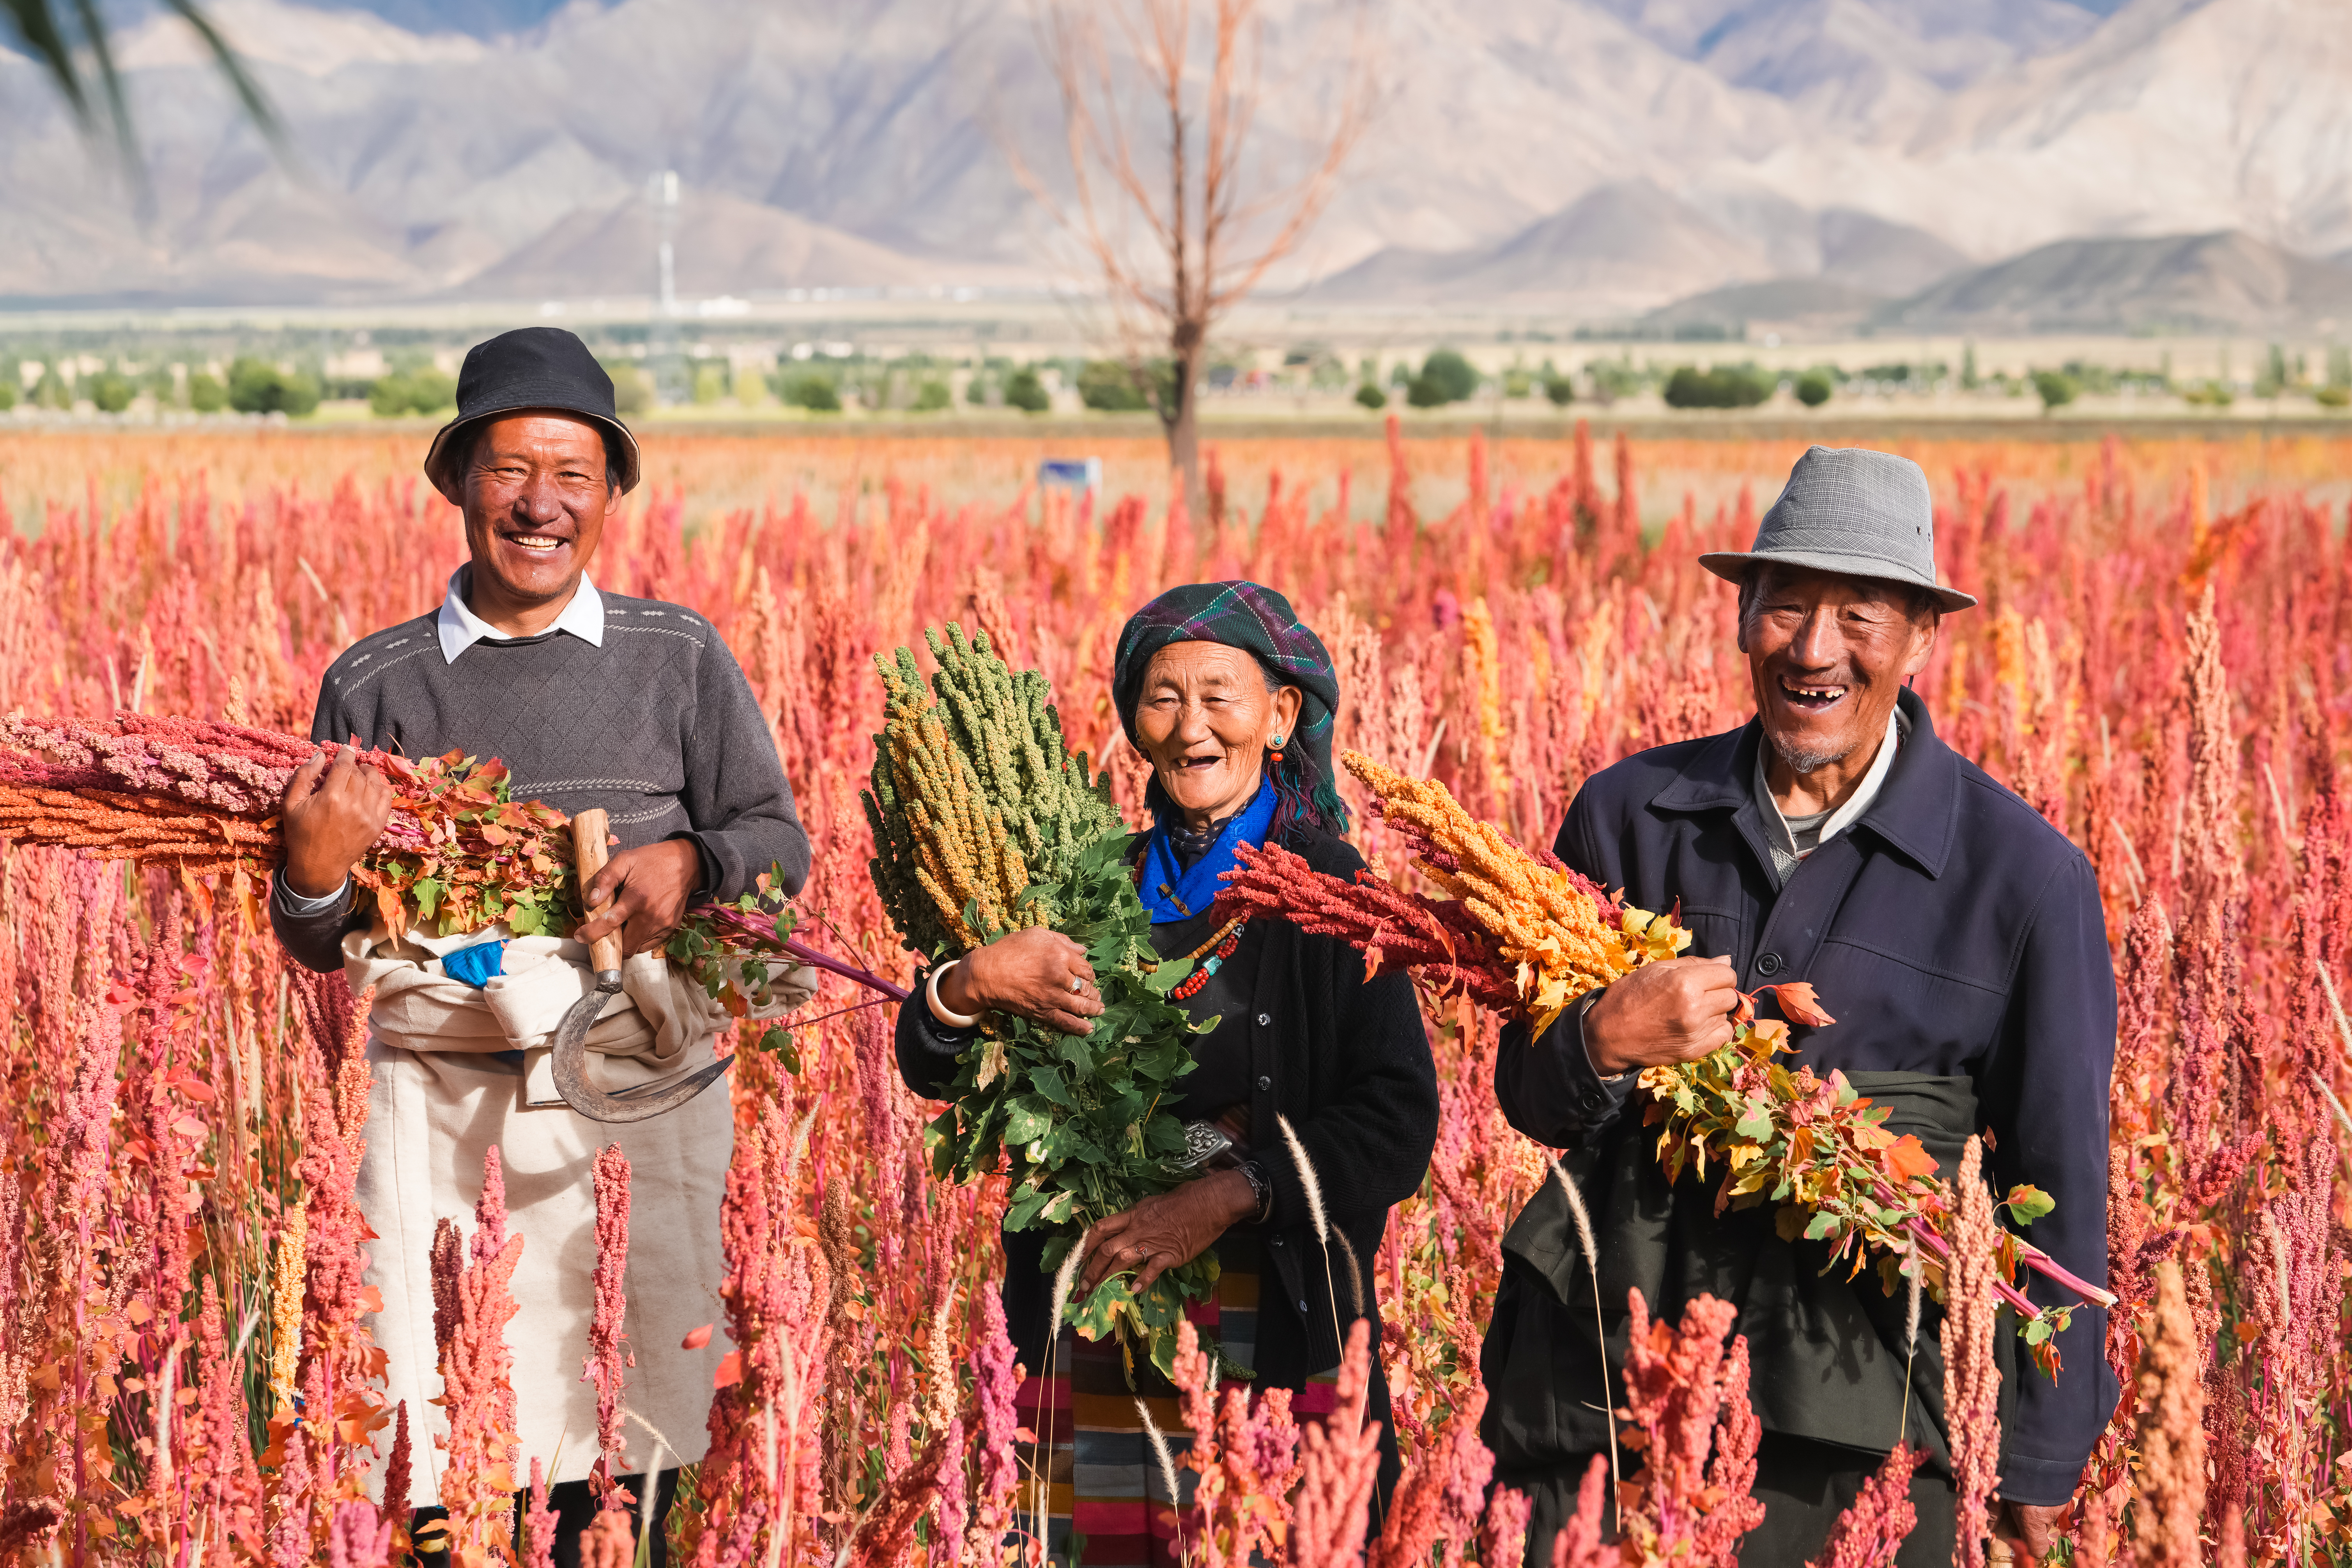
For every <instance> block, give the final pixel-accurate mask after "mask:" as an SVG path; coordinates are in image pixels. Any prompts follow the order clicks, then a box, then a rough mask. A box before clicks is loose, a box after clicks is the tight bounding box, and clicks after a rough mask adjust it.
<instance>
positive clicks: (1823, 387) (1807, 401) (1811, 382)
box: [1791, 370, 1834, 408]
mask: <svg viewBox="0 0 2352 1568" xmlns="http://www.w3.org/2000/svg"><path fill="white" fill-rule="evenodd" d="M1791 390H1793V391H1794V392H1795V393H1796V395H1797V401H1798V402H1800V403H1801V404H1803V405H1805V406H1806V407H1808V408H1819V407H1820V406H1821V405H1822V404H1824V403H1827V402H1828V401H1829V400H1830V394H1831V392H1832V391H1833V390H1834V388H1832V385H1831V384H1830V377H1829V373H1828V372H1827V371H1821V370H1809V371H1807V372H1805V374H1802V375H1801V376H1799V377H1798V378H1797V384H1796V385H1795V387H1793V388H1792V389H1791Z"/></svg>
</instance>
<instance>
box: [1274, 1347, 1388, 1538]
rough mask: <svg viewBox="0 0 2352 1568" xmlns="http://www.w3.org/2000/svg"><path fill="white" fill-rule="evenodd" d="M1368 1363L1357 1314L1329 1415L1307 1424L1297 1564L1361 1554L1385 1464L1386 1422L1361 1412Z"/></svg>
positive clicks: (1296, 1521) (1295, 1527) (1294, 1531)
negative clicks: (1375, 1489) (1375, 1486)
mask: <svg viewBox="0 0 2352 1568" xmlns="http://www.w3.org/2000/svg"><path fill="white" fill-rule="evenodd" d="M1370 1366H1371V1326H1370V1323H1369V1322H1367V1321H1365V1320H1364V1319H1362V1318H1359V1319H1357V1320H1356V1321H1354V1322H1353V1323H1351V1324H1349V1328H1348V1348H1347V1350H1346V1352H1344V1353H1343V1354H1342V1355H1341V1356H1340V1358H1339V1384H1338V1394H1339V1397H1338V1400H1337V1402H1336V1403H1335V1404H1334V1405H1333V1406H1332V1410H1331V1414H1330V1415H1328V1416H1326V1417H1324V1420H1323V1423H1322V1425H1320V1426H1308V1427H1307V1428H1306V1429H1305V1434H1304V1436H1305V1439H1306V1450H1305V1452H1304V1453H1303V1454H1302V1455H1301V1456H1300V1461H1299V1475H1298V1490H1297V1494H1296V1496H1295V1497H1294V1499H1293V1500H1292V1504H1291V1523H1290V1561H1291V1563H1292V1565H1293V1568H1355V1565H1356V1564H1357V1563H1360V1561H1361V1560H1362V1553H1363V1549H1364V1531H1365V1529H1366V1527H1367V1525H1368V1524H1369V1523H1370V1517H1371V1514H1370V1510H1371V1500H1372V1484H1373V1482H1374V1481H1376V1480H1377V1479H1379V1477H1380V1468H1381V1424H1380V1423H1379V1422H1377V1421H1370V1420H1367V1419H1365V1415H1364V1406H1365V1391H1366V1389H1367V1387H1368V1386H1369V1385H1370V1377H1371V1373H1370Z"/></svg>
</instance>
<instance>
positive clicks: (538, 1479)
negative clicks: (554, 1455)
mask: <svg viewBox="0 0 2352 1568" xmlns="http://www.w3.org/2000/svg"><path fill="white" fill-rule="evenodd" d="M521 1568H555V1510H553V1509H551V1508H550V1507H548V1506H547V1476H546V1474H545V1473H544V1471H543V1470H542V1469H541V1466H540V1462H539V1456H538V1455H536V1454H533V1455H532V1456H531V1458H530V1488H529V1489H527V1490H525V1491H524V1493H523V1500H522V1562H521Z"/></svg>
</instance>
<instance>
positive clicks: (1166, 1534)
mask: <svg viewBox="0 0 2352 1568" xmlns="http://www.w3.org/2000/svg"><path fill="white" fill-rule="evenodd" d="M1217 1260H1218V1264H1219V1268H1220V1272H1219V1274H1218V1277H1217V1286H1216V1290H1215V1293H1214V1294H1213V1296H1211V1297H1210V1298H1209V1299H1208V1300H1203V1301H1196V1302H1194V1303H1193V1304H1192V1307H1191V1308H1190V1309H1189V1310H1188V1313H1187V1315H1188V1316H1189V1317H1191V1319H1192V1321H1193V1322H1194V1323H1196V1324H1198V1325H1199V1326H1200V1327H1201V1328H1202V1330H1203V1331H1207V1332H1211V1333H1213V1334H1215V1335H1216V1337H1217V1339H1218V1341H1219V1342H1221V1343H1222V1344H1223V1347H1224V1352H1225V1355H1226V1357H1227V1358H1228V1359H1229V1360H1231V1361H1232V1362H1234V1363H1235V1364H1236V1365H1240V1366H1252V1365H1255V1350H1256V1344H1257V1313H1258V1262H1259V1260H1258V1256H1257V1242H1256V1239H1255V1237H1249V1236H1244V1235H1237V1234H1228V1235H1226V1236H1225V1237H1223V1238H1222V1239H1220V1240H1219V1241H1218V1243H1217ZM1337 1379H1338V1369H1337V1368H1336V1367H1335V1368H1331V1369H1329V1370H1327V1371H1325V1372H1322V1373H1318V1374H1317V1375H1315V1376H1314V1377H1311V1378H1309V1379H1308V1380H1307V1386H1306V1387H1305V1388H1303V1389H1300V1390H1298V1391H1297V1394H1295V1395H1294V1397H1293V1399H1292V1403H1291V1413H1292V1415H1294V1416H1296V1417H1297V1421H1298V1424H1299V1425H1300V1426H1309V1425H1315V1424H1319V1423H1320V1422H1321V1421H1322V1419H1323V1418H1324V1417H1325V1416H1326V1415H1328V1414H1329V1413H1330V1410H1331V1407H1332V1405H1333V1404H1334V1403H1335V1402H1336V1399H1337V1393H1338V1389H1337ZM1226 1386H1228V1387H1234V1386H1239V1387H1247V1386H1249V1384H1235V1383H1230V1382H1229V1383H1228V1384H1227V1385H1226ZM1018 1399H1019V1408H1020V1414H1021V1424H1022V1426H1024V1427H1025V1428H1027V1430H1028V1431H1029V1432H1030V1433H1032V1434H1033V1435H1034V1436H1035V1439H1036V1441H1035V1442H1034V1443H1024V1444H1022V1445H1020V1448H1019V1452H1020V1457H1021V1484H1020V1490H1019V1492H1018V1494H1017V1496H1018V1500H1019V1503H1018V1506H1019V1509H1020V1514H1019V1517H1018V1518H1017V1519H1016V1520H1015V1521H1014V1523H1015V1527H1016V1528H1017V1530H1018V1531H1020V1532H1021V1533H1023V1534H1024V1535H1028V1536H1032V1537H1034V1536H1038V1535H1042V1536H1043V1537H1044V1538H1045V1552H1046V1557H1045V1560H1046V1562H1048V1563H1054V1564H1056V1565H1057V1568H1160V1565H1163V1564H1165V1565H1167V1568H1175V1565H1176V1564H1178V1563H1181V1557H1180V1556H1179V1555H1178V1552H1177V1531H1176V1519H1177V1510H1178V1509H1180V1508H1185V1507H1190V1506H1191V1502H1192V1483H1193V1481H1194V1479H1195V1478H1194V1476H1193V1475H1192V1471H1190V1470H1187V1469H1184V1468H1181V1463H1180V1466H1179V1468H1178V1470H1177V1472H1176V1475H1177V1483H1178V1486H1179V1488H1180V1495H1179V1496H1176V1497H1171V1496H1170V1495H1169V1491H1168V1483H1167V1480H1166V1479H1165V1478H1164V1477H1163V1476H1162V1475H1161V1473H1160V1461H1159V1459H1158V1458H1157V1457H1156V1456H1155V1455H1154V1454H1153V1453H1152V1450H1151V1439H1150V1437H1149V1436H1145V1434H1144V1429H1143V1421H1142V1419H1141V1417H1139V1415H1137V1414H1136V1409H1135V1405H1136V1401H1137V1400H1139V1399H1140V1400H1141V1401H1142V1402H1143V1405H1144V1407H1145V1408H1146V1409H1148V1410H1150V1412H1151V1420H1152V1423H1153V1425H1155V1426H1158V1427H1159V1428H1160V1435H1161V1436H1164V1437H1165V1438H1166V1439H1167V1440H1168V1447H1169V1449H1170V1450H1171V1453H1173V1454H1174V1455H1175V1456H1176V1457H1177V1458H1178V1459H1179V1460H1180V1461H1181V1458H1182V1456H1183V1454H1184V1451H1185V1450H1186V1449H1187V1448H1189V1447H1192V1435H1191V1433H1190V1432H1189V1431H1187V1430H1186V1428H1185V1426H1184V1416H1183V1411H1182V1407H1181V1405H1180V1404H1179V1403H1178V1395H1177V1393H1176V1390H1175V1388H1174V1387H1173V1386H1172V1385H1171V1384H1169V1383H1168V1382H1167V1380H1166V1379H1164V1378H1162V1377H1161V1376H1160V1374H1159V1373H1158V1372H1157V1371H1155V1370H1154V1369H1153V1368H1152V1367H1150V1365H1149V1364H1146V1365H1142V1366H1139V1367H1138V1368H1137V1369H1136V1373H1135V1386H1134V1387H1133V1388H1131V1389H1130V1388H1129V1386H1128V1384H1127V1372H1126V1365H1125V1362H1124V1360H1123V1358H1122V1357H1121V1356H1120V1354H1119V1349H1118V1342H1117V1341H1116V1340H1104V1341H1101V1342H1090V1341H1087V1340H1082V1339H1080V1338H1078V1337H1077V1335H1076V1333H1074V1332H1073V1331H1070V1330H1068V1329H1064V1330H1063V1331H1062V1332H1061V1336H1060V1338H1059V1339H1058V1340H1057V1341H1056V1342H1055V1347H1054V1355H1053V1368H1052V1375H1051V1376H1032V1377H1028V1378H1024V1380H1023V1381H1022V1384H1021V1392H1020V1394H1019V1395H1018Z"/></svg>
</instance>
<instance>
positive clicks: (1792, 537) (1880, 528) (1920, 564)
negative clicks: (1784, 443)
mask: <svg viewBox="0 0 2352 1568" xmlns="http://www.w3.org/2000/svg"><path fill="white" fill-rule="evenodd" d="M1771 561H1777V562H1782V563H1786V564H1788V565H1790V566H1809V567H1811V568H1812V569H1813V570H1814V571H1816V572H1835V573H1837V574H1839V575H1841V576H1845V577H1869V578H1874V579H1875V580H1877V581H1879V582H1883V583H1900V584H1904V585H1905V586H1906V587H1912V588H1925V589H1927V591H1928V592H1929V593H1931V594H1933V595H1935V596H1936V602H1937V604H1938V605H1940V606H1941V607H1943V608H1944V609H1947V610H1965V609H1967V608H1969V606H1970V605H1974V604H1975V603H1976V600H1975V599H1973V598H1972V597H1970V596H1969V595H1966V594H1963V593H1961V592H1960V591H1959V590H1958V589H1957V588H1947V587H1945V586H1944V585H1943V584H1940V583H1938V582H1937V581H1936V507H1935V503H1934V502H1933V501H1932V500H1929V499H1928V496H1927V474H1926V473H1924V472H1923V471H1921V469H1920V468H1919V465H1918V464H1916V463H1915V462H1913V461H1912V460H1911V459H1910V458H1898V457H1896V456H1895V454H1894V453H1892V452H1873V451H1870V450H1868V449H1867V448H1864V447H1809V448H1808V449H1807V450H1806V452H1805V455H1804V456H1803V457H1801V458H1798V459H1797V466H1796V467H1795V468H1790V470H1789V483H1788V488H1786V489H1783V490H1781V492H1780V500H1776V501H1774V502H1773V503H1772V510H1769V511H1768V512H1766V513H1765V514H1764V521H1762V522H1760V523H1758V524H1757V525H1756V543H1755V547H1754V548H1753V549H1749V550H1746V551H1731V550H1718V551H1714V552H1710V553H1708V554H1706V555H1702V556H1700V557H1699V558H1698V563H1699V564H1700V565H1702V566H1704V567H1706V569H1707V570H1708V571H1710V572H1712V573H1714V574H1716V575H1717V576H1718V577H1721V578H1723V579H1724V580H1725V581H1727V582H1731V583H1738V582H1740V581H1742V580H1743V579H1745V578H1746V577H1747V575H1748V572H1749V571H1750V570H1752V569H1753V568H1755V567H1756V566H1759V565H1760V564H1762V563H1766V562H1771Z"/></svg>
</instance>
